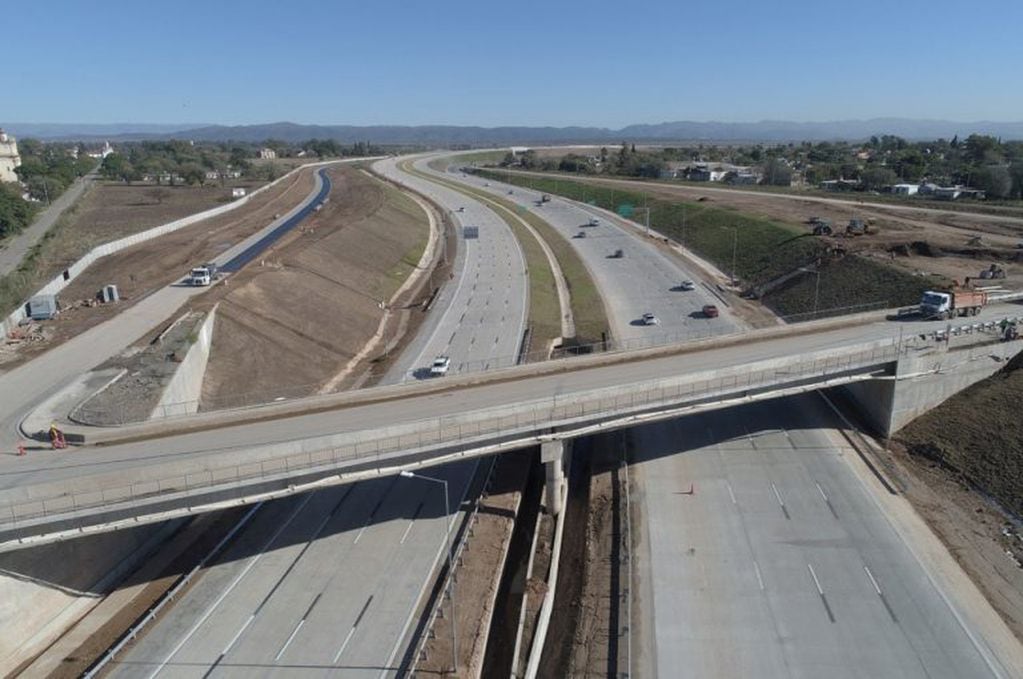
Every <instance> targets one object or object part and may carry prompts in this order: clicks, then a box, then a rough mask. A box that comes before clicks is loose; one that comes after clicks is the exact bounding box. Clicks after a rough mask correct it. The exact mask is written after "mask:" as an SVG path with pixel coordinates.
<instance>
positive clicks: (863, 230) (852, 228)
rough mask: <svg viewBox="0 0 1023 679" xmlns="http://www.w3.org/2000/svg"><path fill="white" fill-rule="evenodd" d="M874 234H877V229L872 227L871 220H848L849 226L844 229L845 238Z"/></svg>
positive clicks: (872, 221)
mask: <svg viewBox="0 0 1023 679" xmlns="http://www.w3.org/2000/svg"><path fill="white" fill-rule="evenodd" d="M874 233H877V228H876V227H875V226H874V220H873V219H866V220H863V219H850V220H849V224H847V225H846V227H845V235H847V236H865V235H867V234H874Z"/></svg>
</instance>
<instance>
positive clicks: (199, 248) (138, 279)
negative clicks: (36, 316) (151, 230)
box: [4, 170, 313, 367]
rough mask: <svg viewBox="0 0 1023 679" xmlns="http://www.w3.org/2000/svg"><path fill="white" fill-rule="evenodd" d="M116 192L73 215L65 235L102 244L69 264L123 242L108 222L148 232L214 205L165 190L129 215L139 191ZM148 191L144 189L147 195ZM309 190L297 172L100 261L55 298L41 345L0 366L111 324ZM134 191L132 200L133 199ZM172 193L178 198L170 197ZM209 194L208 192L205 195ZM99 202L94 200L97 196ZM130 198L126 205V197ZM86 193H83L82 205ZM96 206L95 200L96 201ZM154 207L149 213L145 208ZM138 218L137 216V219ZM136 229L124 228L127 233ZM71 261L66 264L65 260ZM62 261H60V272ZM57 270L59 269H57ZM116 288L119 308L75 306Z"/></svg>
mask: <svg viewBox="0 0 1023 679" xmlns="http://www.w3.org/2000/svg"><path fill="white" fill-rule="evenodd" d="M111 188H118V189H121V191H120V192H118V193H115V194H114V198H112V199H111V200H113V201H114V202H113V203H112V204H111V205H109V206H106V207H100V206H97V207H95V209H93V208H90V207H89V206H88V205H87V206H85V207H83V209H82V210H81V213H80V214H81V217H79V218H76V221H75V222H74V224H72V225H71V227H70V228H71V229H73V230H74V231H80V232H81V233H82V234H87V235H83V236H82V237H83V238H85V237H87V238H89V239H91V238H92V237H93V235H92V234H93V231H94V230H96V231H98V232H99V233H102V234H104V237H103V238H101V239H100V240H97V241H96V242H92V240H90V241H89V242H90V243H92V245H89V247H87V248H85V249H84V250H82V251H81V252H78V254H77V255H76V256H75V257H79V256H81V255H82V254H84V253H85V252H87V251H88V250H89V249H90V248H91V247H93V245H96V244H98V243H99V242H106V241H109V240H111V239H113V238H116V237H118V236H121V235H124V232H123V231H121V230H116V229H115V230H111V229H110V227H106V226H103V225H104V224H107V222H108V221H112V220H116V219H129V218H130V219H134V220H138V221H136V222H135V223H137V224H142V225H143V226H144V227H146V228H148V227H151V226H157V225H159V224H163V223H166V222H168V221H172V220H174V219H177V218H180V217H184V216H186V215H189V214H195V213H196V212H201V211H202V210H205V209H207V208H209V207H212V206H215V205H216V203H217V201H215V200H211V198H210V196H212V195H213V194H212V193H210V194H209V196H206V198H203V196H204V195H206V194H203V193H202V192H201V191H202V190H199V192H198V193H189V192H188V191H192V190H191V189H171V188H167V191H168V192H170V193H171V196H173V198H167V199H164V203H165V205H166V209H162V208H163V207H164V206H163V205H152V206H146V207H145V208H143V207H136V208H134V209H135V210H136V211H138V213H139V214H135V213H133V212H132V211H131V209H130V208H131V206H130V205H121V203H124V202H130V201H132V200H134V201H139V200H146V198H145V196H146V194H145V191H147V190H148V189H146V188H142V187H111ZM151 188H152V187H149V189H151ZM312 189H313V171H312V170H304V171H302V172H298V173H296V174H295V175H294V176H292V177H289V178H288V179H285V180H283V181H281V182H280V183H279V184H277V185H276V186H274V187H273V188H271V189H268V190H267V191H264V192H263V193H261V194H259V195H257V196H254V197H253V198H252V199H251V200H250V201H249V202H248V203H247V204H245V205H243V206H242V207H240V208H238V209H237V210H232V211H230V212H228V213H226V214H224V215H220V216H217V217H214V218H212V219H207V220H204V221H202V222H199V223H197V224H193V225H191V226H188V227H185V228H183V229H181V230H179V231H175V232H174V233H171V234H167V235H166V236H163V237H160V238H155V239H153V240H151V241H147V242H145V243H140V244H139V245H137V246H135V247H131V248H127V249H125V250H122V251H121V252H118V253H115V254H113V255H110V256H108V257H104V258H102V259H100V260H98V261H97V262H95V263H94V264H93V265H92V266H90V267H89V268H88V269H86V270H85V271H83V272H82V274H81V275H80V276H78V277H77V278H76V279H75V280H74V281H72V282H71V283H70V284H69V285H68V287H66V288H65V289H64V290H63V291H62V292H61V293H60V295H59V298H60V301H61V303H62V305H63V306H65V307H71V308H66V310H65V311H63V312H62V313H61V314H60V315H59V316H58V317H57V318H56V319H54V320H52V321H45V322H44V323H43V326H44V333H45V335H46V338H47V339H46V341H42V342H33V343H31V344H26V345H25V346H24V347H22V348H21V349H20V350H19V352H18V354H17V355H16V356H13V357H11V360H10V361H7V362H5V363H4V365H5V367H13V366H14V365H16V364H18V363H21V362H24V361H26V360H29V359H31V358H33V357H34V356H37V355H38V354H40V353H42V352H43V351H46V350H47V349H50V348H51V347H53V346H55V345H57V344H60V343H62V342H65V341H67V340H68V339H70V338H72V337H75V336H77V335H79V334H81V333H83V332H85V331H86V330H88V329H89V328H92V327H94V326H96V325H99V324H100V323H102V322H103V321H106V320H109V319H110V318H113V317H114V316H116V315H117V314H119V313H121V312H122V311H124V309H125V307H126V306H130V305H132V304H134V303H135V302H137V301H139V300H140V299H142V298H143V297H145V296H146V295H148V294H150V293H152V292H154V291H155V290H158V289H159V288H162V287H164V286H167V285H169V284H171V283H172V282H174V281H175V280H177V279H178V278H180V277H181V276H183V275H184V274H185V273H186V272H187V271H188V269H189V268H191V267H192V266H193V265H194V264H196V263H198V262H202V261H205V260H207V259H211V258H212V257H214V256H215V255H217V254H219V253H220V252H223V251H224V250H226V249H227V248H228V247H230V246H231V245H234V244H235V243H237V242H239V241H241V240H242V239H244V238H245V237H247V236H249V235H251V234H253V233H255V232H256V231H258V230H259V229H261V228H263V227H265V226H266V225H267V224H269V223H270V221H271V220H272V219H273V216H274V215H275V214H277V213H284V212H287V211H288V210H290V209H291V208H292V207H294V206H295V205H297V204H298V203H299V202H300V201H301V200H302V199H303V198H305V197H306V196H307V195H308V194H309V192H310V191H312ZM136 190H137V193H136V192H135V191H136ZM175 191H180V193H175ZM210 191H212V190H210ZM100 196H102V194H100ZM132 196H134V198H133V197H132ZM92 197H93V194H91V193H90V196H89V199H92ZM97 200H98V199H97ZM150 207H152V208H155V209H154V210H152V211H149V208H150ZM142 213H144V214H142ZM140 230H143V229H142V228H135V229H132V230H131V231H130V232H131V233H135V232H138V231H140ZM72 259H73V258H72ZM69 263H70V260H69V261H67V262H64V263H63V264H62V266H66V265H67V264H69ZM57 270H58V271H59V269H57ZM111 283H113V284H115V285H117V287H118V292H119V293H120V297H121V301H120V302H119V303H118V304H107V305H98V306H82V305H79V304H78V303H79V302H81V301H82V300H93V299H95V298H96V295H97V293H98V292H99V290H100V289H101V288H102V287H103V286H104V285H107V284H111Z"/></svg>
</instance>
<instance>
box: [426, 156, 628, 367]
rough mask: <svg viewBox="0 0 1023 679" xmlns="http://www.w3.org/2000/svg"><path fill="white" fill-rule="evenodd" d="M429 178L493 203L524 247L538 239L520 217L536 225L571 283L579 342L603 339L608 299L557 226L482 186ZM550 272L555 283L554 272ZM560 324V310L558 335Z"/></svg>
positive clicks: (543, 256) (541, 251)
mask: <svg viewBox="0 0 1023 679" xmlns="http://www.w3.org/2000/svg"><path fill="white" fill-rule="evenodd" d="M420 176H423V175H420ZM425 178H427V179H430V180H431V181H437V182H440V183H442V184H444V185H445V186H448V187H449V188H452V189H454V190H456V191H459V192H460V193H464V194H466V195H469V196H472V197H474V198H476V199H478V200H481V201H482V202H484V203H487V204H489V205H491V206H493V207H494V208H495V211H496V212H497V213H498V215H499V216H501V218H502V219H504V221H505V222H506V223H508V225H509V226H510V227H511V228H512V230H513V231H514V232H515V235H516V237H517V238H518V239H519V242H520V243H522V244H523V249H524V250H525V247H526V246H525V243H526V242H527V241H528V242H534V243H535V239H534V237H533V235H532V234H531V233H530V232H529V230H528V229H525V228H523V226H522V225H521V224H520V223H519V222H518V219H522V220H523V221H525V222H526V223H528V224H529V225H530V226H531V227H533V229H534V230H535V231H536V232H537V233H538V234H539V235H540V237H541V238H542V239H543V240H544V242H545V243H547V247H549V248H550V249H551V252H553V253H554V257H555V259H556V260H557V262H558V266H559V267H561V272H562V274H563V275H564V276H565V283H566V285H567V286H568V290H569V294H570V299H571V306H572V316H573V318H574V319H575V329H576V341H577V342H578V343H579V344H592V343H595V342H598V341H600V339H601V336H602V335H603V333H605V332H607V330H608V323H607V312H606V310H605V308H604V301H603V299H602V298H601V296H600V292H599V291H598V290H597V286H596V284H595V283H594V282H593V277H592V276H590V272H589V269H587V268H586V265H585V264H584V263H583V261H582V259H581V258H580V257H579V254H578V253H577V252H576V251H575V249H574V248H573V247H572V245H571V243H569V242H568V240H567V239H565V237H564V236H562V235H561V234H560V233H558V231H557V230H556V229H554V228H553V227H552V226H551V225H550V224H548V223H547V222H546V221H544V220H543V219H541V218H540V217H539V216H538V215H536V214H534V213H532V212H530V211H528V210H525V209H523V208H522V207H521V206H519V205H517V204H515V203H513V202H511V201H508V200H506V199H504V198H499V197H497V196H494V195H492V194H491V193H489V192H487V191H484V190H482V189H477V188H473V187H469V186H465V185H464V184H461V183H459V182H453V181H447V180H443V179H439V178H437V177H429V176H426V177H425ZM536 247H537V249H538V250H539V254H540V257H542V258H543V260H544V268H545V269H546V270H547V271H548V272H549V271H550V267H549V266H547V264H546V256H545V255H544V253H543V250H542V249H541V248H540V246H539V244H536ZM527 261H528V259H527ZM529 267H530V271H532V270H533V265H532V263H531V262H530V263H529ZM550 275H551V283H552V285H553V283H554V279H553V274H550ZM554 302H555V304H557V290H556V289H555V291H554ZM560 324H561V321H560V310H559V312H558V319H557V327H558V328H559V331H558V334H560ZM555 336H557V335H555ZM534 347H535V348H539V345H534Z"/></svg>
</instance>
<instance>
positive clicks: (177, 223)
mask: <svg viewBox="0 0 1023 679" xmlns="http://www.w3.org/2000/svg"><path fill="white" fill-rule="evenodd" d="M327 162H333V161H327ZM325 164H326V163H308V164H306V165H301V166H299V167H296V168H295V169H294V170H292V171H291V172H288V173H287V174H285V175H283V176H281V177H278V178H277V179H275V180H274V181H272V182H270V183H269V184H267V185H266V186H261V187H259V188H258V189H256V190H255V191H253V192H252V193H250V194H248V195H247V196H245V197H243V198H239V199H238V200H235V201H232V202H230V203H227V204H225V205H219V206H217V207H215V208H211V209H209V210H205V211H203V212H197V213H195V214H194V215H188V216H187V217H182V218H181V219H176V220H174V221H173V222H168V223H166V224H163V225H161V226H155V227H153V228H152V229H148V230H146V231H142V232H140V233H136V234H132V235H130V236H125V237H124V238H119V239H118V240H115V241H111V242H109V243H104V244H103V245H97V246H96V247H95V248H93V249H92V250H90V251H89V252H88V253H86V254H85V256H83V257H82V258H81V259H79V260H78V261H77V262H75V263H74V264H72V265H71V266H69V267H68V268H67V269H65V270H64V271H62V272H61V273H59V274H57V275H56V276H55V277H54V278H53V280H51V281H50V282H49V283H47V284H46V285H44V286H43V287H41V288H39V290H37V291H36V292H35V294H34V295H32V296H33V297H35V296H36V295H56V294H57V293H58V292H60V291H61V290H63V289H64V288H66V287H67V286H68V284H69V283H70V282H71V281H73V280H74V279H75V278H76V277H77V276H78V275H79V274H81V273H82V272H83V271H85V270H86V269H87V268H88V267H89V266H90V265H91V264H92V263H93V262H95V261H96V260H97V259H99V258H101V257H105V256H107V255H111V254H113V253H115V252H119V251H120V250H123V249H125V248H129V247H131V246H133V245H138V244H139V243H144V242H145V241H147V240H152V239H153V238H159V237H160V236H163V235H166V234H168V233H172V232H174V231H177V230H178V229H183V228H185V227H186V226H191V225H192V224H195V223H196V222H201V221H202V220H204V219H209V218H211V217H217V216H219V215H222V214H224V213H225V212H230V211H231V210H236V209H238V208H240V207H241V206H242V205H245V204H246V203H248V202H249V201H250V200H251V199H252V198H253V196H258V195H259V194H260V193H262V192H264V191H267V190H269V189H270V187H272V186H275V185H276V184H278V183H279V182H282V181H284V180H285V179H287V178H288V177H290V176H291V175H293V174H295V173H296V172H299V171H301V170H303V169H305V168H307V167H313V166H318V165H325ZM27 302H28V300H25V303H27ZM25 318H26V314H25V304H24V303H23V304H22V305H21V306H20V307H18V308H17V309H16V310H15V311H14V312H12V313H11V314H10V315H9V316H7V318H5V319H3V321H2V322H0V326H2V329H3V333H4V335H7V334H8V333H10V332H11V331H12V330H13V329H14V328H16V327H18V324H19V323H21V321H23V320H24V319H25Z"/></svg>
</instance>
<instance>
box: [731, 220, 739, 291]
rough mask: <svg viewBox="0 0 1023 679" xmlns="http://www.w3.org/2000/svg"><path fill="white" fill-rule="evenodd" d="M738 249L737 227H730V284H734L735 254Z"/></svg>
mask: <svg viewBox="0 0 1023 679" xmlns="http://www.w3.org/2000/svg"><path fill="white" fill-rule="evenodd" d="M738 251H739V227H737V226H733V227H732V285H735V255H736V253H737V252H738Z"/></svg>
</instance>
